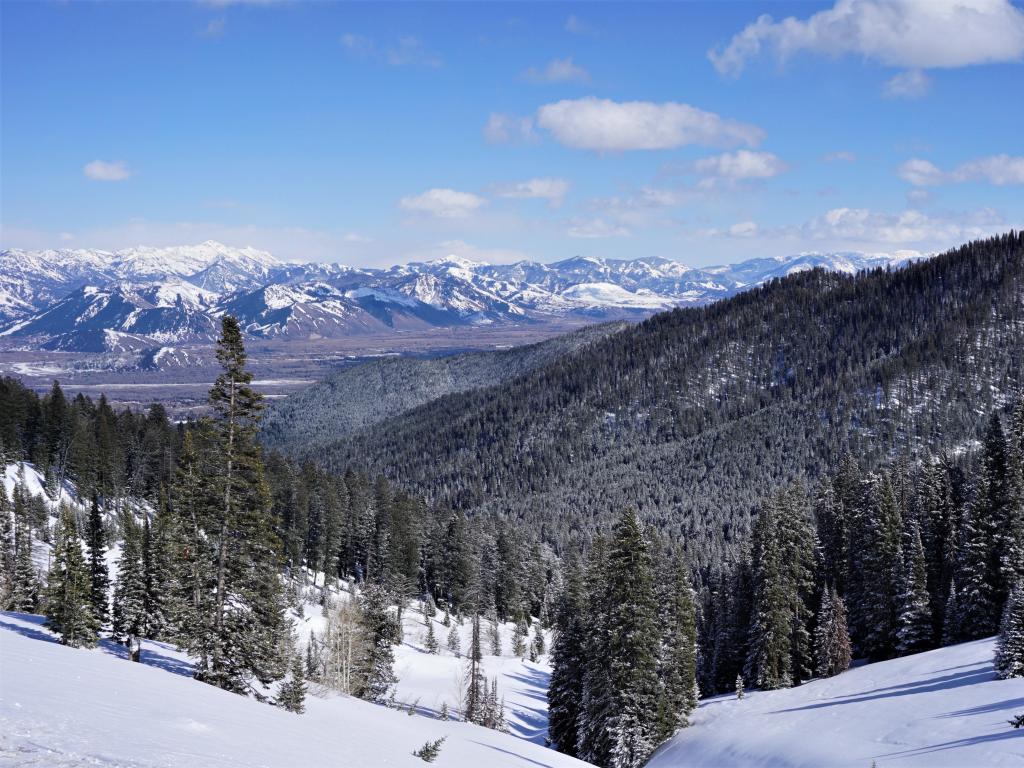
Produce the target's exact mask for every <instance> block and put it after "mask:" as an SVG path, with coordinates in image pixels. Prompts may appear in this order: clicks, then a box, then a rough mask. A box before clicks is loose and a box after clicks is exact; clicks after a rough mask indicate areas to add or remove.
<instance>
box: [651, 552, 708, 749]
mask: <svg viewBox="0 0 1024 768" xmlns="http://www.w3.org/2000/svg"><path fill="white" fill-rule="evenodd" d="M665 568H666V569H667V570H668V572H662V574H661V578H660V579H659V584H660V585H662V586H663V590H662V591H661V594H660V595H659V603H661V612H660V613H661V616H660V619H659V623H660V625H661V648H660V658H659V661H658V677H659V679H660V681H661V691H660V695H659V702H658V731H657V733H656V741H657V742H661V741H664V740H665V739H667V738H669V737H670V736H671V735H672V734H673V733H675V732H676V731H677V730H678V729H680V728H684V727H686V726H687V725H689V716H690V713H691V712H693V710H694V709H696V708H697V699H698V698H699V697H698V689H697V608H696V602H695V595H694V592H693V587H692V586H691V585H690V577H689V574H688V573H687V570H686V568H685V566H682V567H676V568H674V570H675V574H672V573H671V570H673V569H672V567H671V565H669V564H668V563H666V566H665Z"/></svg>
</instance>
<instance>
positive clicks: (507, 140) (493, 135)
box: [484, 112, 537, 144]
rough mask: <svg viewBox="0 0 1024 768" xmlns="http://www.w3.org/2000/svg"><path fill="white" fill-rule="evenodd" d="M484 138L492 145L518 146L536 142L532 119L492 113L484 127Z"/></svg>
mask: <svg viewBox="0 0 1024 768" xmlns="http://www.w3.org/2000/svg"><path fill="white" fill-rule="evenodd" d="M484 137H485V138H486V139H487V140H488V141H489V142H491V143H492V144H518V143H528V142H533V141H536V140H537V134H536V133H535V132H534V130H533V118H532V117H517V116H516V115H508V114H505V113H504V112H492V113H491V115H490V117H488V118H487V124H486V125H484Z"/></svg>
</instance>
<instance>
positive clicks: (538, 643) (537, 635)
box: [530, 624, 547, 661]
mask: <svg viewBox="0 0 1024 768" xmlns="http://www.w3.org/2000/svg"><path fill="white" fill-rule="evenodd" d="M546 650H547V649H546V648H545V646H544V629H543V627H541V626H540V624H537V625H536V629H534V631H533V640H531V641H530V661H537V659H539V658H540V657H541V656H543V655H544V653H545V652H546Z"/></svg>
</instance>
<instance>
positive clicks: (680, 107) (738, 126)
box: [537, 96, 764, 152]
mask: <svg viewBox="0 0 1024 768" xmlns="http://www.w3.org/2000/svg"><path fill="white" fill-rule="evenodd" d="M537 124H538V125H540V126H541V127H542V128H545V129H546V130H548V131H549V132H550V133H551V135H552V136H554V138H555V139H556V140H557V141H559V142H560V143H562V144H564V145H566V146H568V147H574V148H576V149H591V150H595V151H598V152H621V151H627V150H639V149H647V150H653V149H674V148H676V147H681V146H684V145H686V144H700V145H704V146H734V145H736V144H748V145H756V144H757V143H759V142H760V141H761V140H762V138H763V137H764V131H762V130H761V129H760V128H758V127H756V126H753V125H748V124H746V123H741V122H738V121H735V120H728V119H725V118H722V117H719V116H718V115H716V114H715V113H713V112H705V111H704V110H701V109H697V108H696V107H691V106H690V105H689V104H680V103H677V102H671V101H669V102H662V103H654V102H650V101H624V102H617V101H612V100H610V99H598V98H595V97H593V96H590V97H587V98H583V99H566V100H563V101H558V102H554V103H553V104H545V105H544V106H542V107H541V108H540V109H539V110H538V111H537Z"/></svg>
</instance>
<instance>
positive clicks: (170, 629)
mask: <svg viewBox="0 0 1024 768" xmlns="http://www.w3.org/2000/svg"><path fill="white" fill-rule="evenodd" d="M144 541H145V544H146V546H145V558H144V561H145V564H146V614H147V624H146V637H148V638H150V639H154V640H169V639H172V638H174V637H176V636H177V635H178V628H179V626H180V624H179V623H178V622H179V621H180V619H181V616H182V612H183V610H184V606H183V605H182V600H183V597H184V593H183V585H182V566H183V563H182V562H181V560H180V553H181V550H182V548H183V544H182V533H181V530H180V527H179V523H178V519H177V515H175V513H174V510H172V509H171V506H170V503H169V501H168V499H167V495H166V493H164V491H163V489H161V491H160V503H159V505H158V506H157V510H156V516H155V518H154V520H153V524H152V526H151V527H150V530H149V535H148V536H145V537H144Z"/></svg>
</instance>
